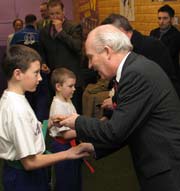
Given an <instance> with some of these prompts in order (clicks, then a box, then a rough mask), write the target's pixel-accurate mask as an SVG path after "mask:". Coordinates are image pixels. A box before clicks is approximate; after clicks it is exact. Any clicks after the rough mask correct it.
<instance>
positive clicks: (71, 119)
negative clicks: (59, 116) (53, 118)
mask: <svg viewBox="0 0 180 191" xmlns="http://www.w3.org/2000/svg"><path fill="white" fill-rule="evenodd" d="M78 116H79V115H78V114H77V113H74V114H72V115H70V116H68V117H65V118H64V119H63V120H62V121H60V125H61V126H66V127H69V128H71V129H74V128H75V121H76V119H77V117H78Z"/></svg>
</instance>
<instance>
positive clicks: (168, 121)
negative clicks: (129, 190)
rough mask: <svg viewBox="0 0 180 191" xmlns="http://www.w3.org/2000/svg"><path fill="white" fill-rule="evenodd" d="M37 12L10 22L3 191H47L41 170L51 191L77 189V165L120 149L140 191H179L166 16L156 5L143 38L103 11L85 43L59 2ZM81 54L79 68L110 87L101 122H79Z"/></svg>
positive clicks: (177, 38) (175, 79) (175, 74)
mask: <svg viewBox="0 0 180 191" xmlns="http://www.w3.org/2000/svg"><path fill="white" fill-rule="evenodd" d="M40 12H41V16H42V19H41V20H39V21H37V18H36V16H35V15H33V14H28V15H26V16H25V21H24V22H23V21H22V20H21V19H15V20H14V22H13V27H14V29H15V33H13V34H11V35H10V36H9V37H8V44H7V51H6V55H5V58H4V60H3V65H2V67H3V71H4V73H5V75H6V78H7V84H8V85H7V89H6V90H4V93H3V95H2V97H1V99H0V158H1V159H4V167H3V186H4V189H5V191H24V190H26V191H46V190H47V191H48V190H50V189H51V187H50V186H49V183H51V181H52V180H51V176H49V174H51V170H49V169H48V168H47V167H48V166H51V165H54V168H53V169H54V174H55V179H56V181H55V185H54V186H55V190H56V191H60V190H61V191H72V190H73V191H81V190H82V174H81V164H82V161H83V160H82V158H84V157H87V156H90V155H93V156H94V158H95V159H100V158H102V157H105V156H108V155H110V154H111V153H113V152H115V151H117V150H119V149H121V148H122V147H124V146H126V145H128V146H129V148H130V152H131V155H132V158H133V164H134V168H135V171H136V174H137V177H138V181H139V185H140V188H141V190H142V191H152V190H153V191H154V190H155V191H156V190H157V191H179V190H180V181H179V179H180V173H179V171H180V153H179V152H180V146H179V145H180V102H179V97H180V68H179V51H180V32H179V31H178V30H177V29H176V28H175V27H174V26H173V18H174V15H175V11H174V9H173V8H172V7H170V6H169V5H164V6H162V7H160V8H159V10H158V13H157V14H158V22H159V27H158V28H157V29H154V30H152V31H151V32H150V36H145V35H143V34H141V33H140V32H139V31H137V30H135V29H133V27H132V26H131V24H130V22H129V21H128V19H127V18H126V17H124V16H122V15H120V14H115V13H112V14H110V15H109V16H107V17H106V18H105V19H104V20H103V21H102V22H101V24H100V26H97V27H96V28H95V29H93V30H92V31H90V32H89V34H88V36H87V39H86V41H85V42H83V38H82V36H83V29H82V26H81V25H80V24H79V23H75V22H73V21H70V20H68V19H67V18H66V16H65V12H64V5H63V3H62V2H61V1H59V0H51V1H49V2H43V3H41V5H40ZM23 23H24V27H23ZM83 44H84V46H85V48H83ZM84 49H85V53H86V58H87V59H88V67H89V69H93V70H95V71H97V72H98V74H97V75H98V76H99V77H100V78H102V79H107V80H109V82H110V84H111V85H109V87H110V88H111V89H114V96H113V97H112V98H107V99H105V100H104V101H103V103H102V105H101V106H100V107H101V108H102V109H104V111H105V112H104V117H103V119H98V118H91V117H87V116H83V115H82V95H83V90H84V88H85V86H84V84H86V83H84V79H83V69H82V68H83V66H82V65H83V63H82V60H84V58H82V56H83V55H84V53H83V52H82V50H84ZM92 81H93V82H94V79H92ZM47 119H48V124H46V125H43V124H44V123H43V122H44V120H47ZM47 129H48V134H49V136H50V139H51V145H50V149H49V150H50V153H49V154H45V152H46V141H45V139H46V138H45V134H46V133H44V132H46V130H47ZM43 135H44V136H43ZM86 164H87V161H86ZM89 165H90V164H88V166H89ZM49 172H50V173H49Z"/></svg>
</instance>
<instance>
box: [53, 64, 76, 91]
mask: <svg viewBox="0 0 180 191" xmlns="http://www.w3.org/2000/svg"><path fill="white" fill-rule="evenodd" d="M68 78H73V79H76V75H75V74H74V73H73V72H72V71H71V70H68V69H67V68H56V69H55V70H53V72H52V75H51V84H52V87H53V88H54V90H55V91H56V84H57V83H59V84H61V85H62V84H63V83H64V82H65V80H66V79H68Z"/></svg>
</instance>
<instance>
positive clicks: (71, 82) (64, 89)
mask: <svg viewBox="0 0 180 191" xmlns="http://www.w3.org/2000/svg"><path fill="white" fill-rule="evenodd" d="M75 84H76V79H74V78H67V79H66V80H65V82H64V83H63V84H62V85H61V86H60V93H61V95H62V96H63V97H64V98H65V99H70V98H72V96H73V94H74V91H75V90H76V89H75Z"/></svg>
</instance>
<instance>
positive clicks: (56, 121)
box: [48, 114, 68, 128]
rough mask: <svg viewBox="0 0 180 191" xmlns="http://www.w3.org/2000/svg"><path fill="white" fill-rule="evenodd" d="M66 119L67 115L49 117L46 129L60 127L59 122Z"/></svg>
mask: <svg viewBox="0 0 180 191" xmlns="http://www.w3.org/2000/svg"><path fill="white" fill-rule="evenodd" d="M67 117H68V116H67V115H60V114H58V115H53V116H51V117H50V118H49V120H48V128H51V127H52V126H56V127H62V125H61V124H60V122H61V121H62V120H64V119H66V118H67Z"/></svg>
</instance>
